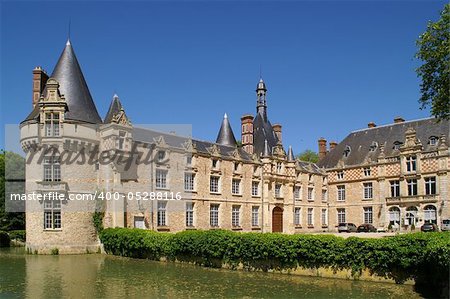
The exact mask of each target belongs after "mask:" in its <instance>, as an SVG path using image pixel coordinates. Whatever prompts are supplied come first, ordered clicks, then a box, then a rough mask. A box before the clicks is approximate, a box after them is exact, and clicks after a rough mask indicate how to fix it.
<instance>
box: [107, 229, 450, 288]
mask: <svg viewBox="0 0 450 299" xmlns="http://www.w3.org/2000/svg"><path fill="white" fill-rule="evenodd" d="M100 240H101V241H102V243H103V245H104V248H105V251H106V252H107V253H110V254H114V255H121V256H127V257H134V258H148V259H154V260H159V259H161V258H163V257H164V258H167V259H170V260H180V261H189V262H194V263H196V264H200V265H203V266H208V267H221V266H223V265H224V264H227V265H229V266H231V267H236V266H238V265H242V266H243V267H244V268H245V269H249V270H253V269H258V270H263V271H268V270H271V269H274V270H286V269H292V268H296V267H303V268H309V269H315V268H319V267H324V268H331V269H333V270H351V272H352V275H353V276H354V277H358V276H359V275H360V274H361V273H362V271H363V270H368V271H370V272H371V273H372V274H373V275H378V276H381V277H384V278H392V279H394V280H395V281H396V282H397V283H403V282H404V281H405V280H407V279H415V280H416V282H419V283H424V284H428V285H437V286H443V285H446V284H447V283H448V281H446V278H448V277H449V269H450V238H449V236H448V234H446V233H414V234H405V235H397V236H394V237H387V238H380V239H364V238H356V237H350V238H348V239H343V238H341V237H336V236H333V235H307V234H297V235H284V234H272V233H235V232H231V231H224V230H211V231H183V232H179V233H176V234H169V233H158V232H154V231H147V230H142V229H127V228H108V229H105V230H103V231H102V232H101V233H100Z"/></svg>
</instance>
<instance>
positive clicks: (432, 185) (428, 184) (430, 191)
mask: <svg viewBox="0 0 450 299" xmlns="http://www.w3.org/2000/svg"><path fill="white" fill-rule="evenodd" d="M425 194H426V195H434V194H436V177H434V176H432V177H428V178H425Z"/></svg>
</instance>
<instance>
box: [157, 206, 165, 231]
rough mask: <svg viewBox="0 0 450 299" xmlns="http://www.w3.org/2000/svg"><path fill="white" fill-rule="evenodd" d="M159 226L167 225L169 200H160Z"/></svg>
mask: <svg viewBox="0 0 450 299" xmlns="http://www.w3.org/2000/svg"><path fill="white" fill-rule="evenodd" d="M157 207H158V215H157V226H167V201H162V200H159V201H158V206H157Z"/></svg>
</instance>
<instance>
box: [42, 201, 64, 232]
mask: <svg viewBox="0 0 450 299" xmlns="http://www.w3.org/2000/svg"><path fill="white" fill-rule="evenodd" d="M61 220H62V214H61V201H60V200H44V229H45V230H60V229H61V228H62V221H61Z"/></svg>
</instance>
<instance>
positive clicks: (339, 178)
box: [337, 171, 344, 180]
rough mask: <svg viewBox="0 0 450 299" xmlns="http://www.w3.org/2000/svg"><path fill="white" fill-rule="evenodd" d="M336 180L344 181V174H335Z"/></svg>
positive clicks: (340, 172) (339, 172)
mask: <svg viewBox="0 0 450 299" xmlns="http://www.w3.org/2000/svg"><path fill="white" fill-rule="evenodd" d="M337 179H338V180H343V179H344V172H343V171H338V173H337Z"/></svg>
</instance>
